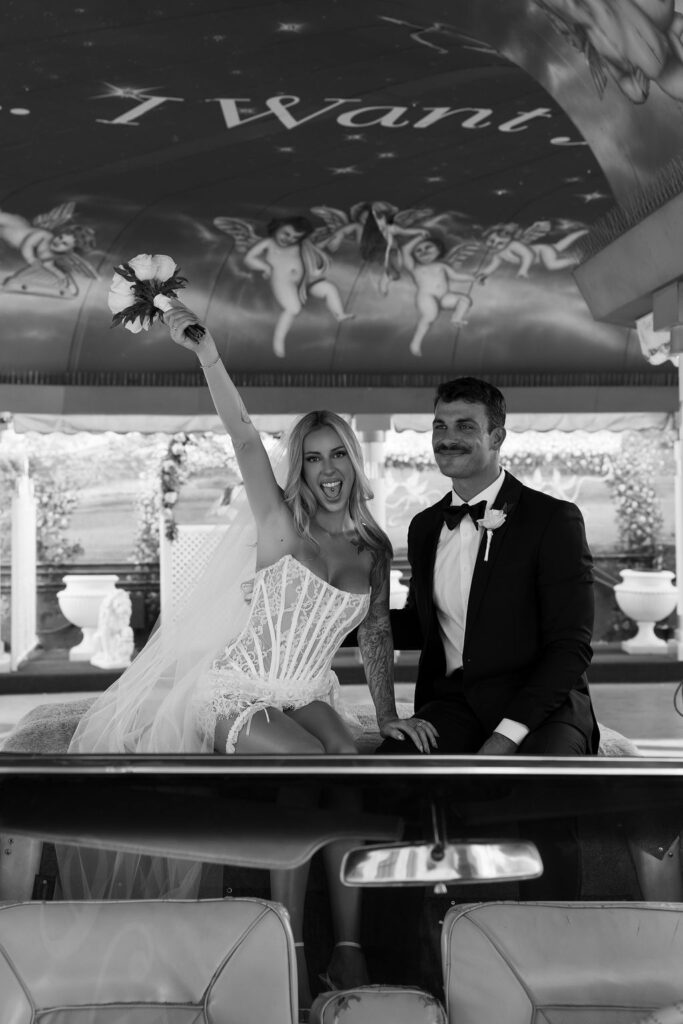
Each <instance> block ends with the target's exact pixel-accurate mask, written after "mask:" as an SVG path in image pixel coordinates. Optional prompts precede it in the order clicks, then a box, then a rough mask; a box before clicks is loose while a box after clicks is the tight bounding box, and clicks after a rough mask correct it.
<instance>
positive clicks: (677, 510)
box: [674, 356, 683, 661]
mask: <svg viewBox="0 0 683 1024" xmlns="http://www.w3.org/2000/svg"><path fill="white" fill-rule="evenodd" d="M674 452H675V458H676V478H675V481H674V517H675V531H676V532H675V540H676V588H677V590H678V628H677V630H676V659H677V660H678V661H683V356H679V357H678V440H677V441H676V443H675V445H674Z"/></svg>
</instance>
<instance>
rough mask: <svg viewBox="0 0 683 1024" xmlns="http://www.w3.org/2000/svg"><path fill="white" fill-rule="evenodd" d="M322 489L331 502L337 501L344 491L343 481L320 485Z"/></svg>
mask: <svg viewBox="0 0 683 1024" xmlns="http://www.w3.org/2000/svg"><path fill="white" fill-rule="evenodd" d="M320 489H321V491H322V492H323V494H324V495H325V497H326V498H328V499H329V500H330V501H336V500H337V498H339V497H340V495H341V491H342V482H341V480H327V481H325V483H321V484H320Z"/></svg>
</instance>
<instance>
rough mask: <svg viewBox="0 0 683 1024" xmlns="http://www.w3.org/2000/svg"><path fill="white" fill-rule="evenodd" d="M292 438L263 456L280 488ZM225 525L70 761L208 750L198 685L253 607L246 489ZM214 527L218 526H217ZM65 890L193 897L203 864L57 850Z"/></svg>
mask: <svg viewBox="0 0 683 1024" xmlns="http://www.w3.org/2000/svg"><path fill="white" fill-rule="evenodd" d="M287 455H288V435H287V436H285V437H284V438H282V439H281V440H280V441H279V442H278V443H277V445H276V447H275V448H274V450H273V451H272V452H270V453H269V457H270V460H271V465H272V466H273V471H274V473H275V477H276V480H277V481H278V483H279V484H280V486H282V484H283V483H284V479H285V477H286V471H287ZM232 507H233V513H234V514H233V518H232V521H231V523H230V525H229V526H228V527H227V528H225V527H223V528H222V530H221V533H222V536H221V537H220V540H218V541H217V542H216V543H215V544H214V545H211V544H209V545H207V550H209V551H210V554H209V555H208V556H207V558H205V559H204V560H203V561H201V562H200V563H198V564H197V565H196V566H195V567H194V573H193V579H192V581H191V583H190V584H189V585H188V587H187V589H186V592H185V593H186V596H185V597H184V599H183V600H182V602H181V603H180V605H179V607H178V608H177V609H176V610H174V613H173V614H172V615H171V616H169V617H168V618H166V617H161V618H160V620H159V621H158V622H157V624H156V626H155V628H154V631H153V633H152V635H151V636H150V639H149V640H148V642H147V643H146V644H145V646H144V648H143V649H142V650H141V651H140V653H139V654H138V655H137V657H136V658H135V660H134V661H133V663H132V664H131V665H130V667H129V668H127V669H126V670H125V671H124V673H123V675H122V676H121V677H120V678H119V679H118V680H117V682H115V683H114V684H113V686H111V687H109V689H108V690H106V691H105V692H104V693H102V694H101V696H99V697H98V698H97V699H96V701H95V703H94V704H93V705H92V707H91V708H90V709H89V711H88V712H87V713H86V714H85V715H84V717H83V718H82V719H81V721H80V723H79V725H78V727H77V729H76V732H75V733H74V736H73V739H72V741H71V744H70V746H69V753H71V754H188V753H193V754H198V753H212V752H213V736H212V735H208V734H207V733H206V732H205V731H203V730H202V728H201V726H200V725H199V724H198V721H197V719H196V717H195V715H194V709H193V704H192V695H193V692H194V689H195V685H196V683H197V681H198V680H199V678H200V677H201V676H202V674H203V673H204V672H205V671H206V670H207V669H208V668H209V666H210V665H211V662H212V661H213V659H214V658H215V656H216V654H217V653H218V652H219V651H220V650H221V649H222V648H223V647H224V646H225V645H226V644H227V643H229V641H230V640H232V639H233V638H234V637H236V636H237V635H238V633H239V632H240V631H241V629H242V627H243V626H244V624H245V623H246V620H247V617H248V614H249V605H248V602H247V601H246V600H245V594H244V591H243V589H242V584H244V583H248V581H249V580H250V578H251V577H253V574H254V570H255V566H256V526H255V523H254V519H253V516H252V514H251V510H250V508H249V504H248V502H247V499H246V494H245V492H244V491H242V492H241V493H240V495H239V496H238V497H237V498H236V500H235V502H234V505H233V506H232ZM216 529H217V530H220V529H221V528H220V527H216ZM57 859H58V863H59V875H60V880H61V885H62V892H63V895H64V897H65V898H71V899H78V898H80V899H130V898H142V897H147V898H160V897H164V898H167V897H174V898H187V897H195V896H196V895H197V893H198V891H199V884H200V878H201V872H202V865H201V864H197V863H194V862H192V861H182V860H171V859H168V858H164V857H158V856H146V855H142V854H138V853H128V852H126V853H123V852H122V853H119V852H114V851H110V850H101V849H88V848H84V847H81V846H62V845H60V846H58V847H57Z"/></svg>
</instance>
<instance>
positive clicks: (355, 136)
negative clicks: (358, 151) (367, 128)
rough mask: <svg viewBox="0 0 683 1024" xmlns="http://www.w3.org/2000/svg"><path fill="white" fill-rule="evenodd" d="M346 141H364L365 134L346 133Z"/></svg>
mask: <svg viewBox="0 0 683 1024" xmlns="http://www.w3.org/2000/svg"><path fill="white" fill-rule="evenodd" d="M346 141H347V142H365V136H364V135H361V133H360V132H356V133H355V134H353V135H347V136H346Z"/></svg>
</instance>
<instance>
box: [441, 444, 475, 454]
mask: <svg viewBox="0 0 683 1024" xmlns="http://www.w3.org/2000/svg"><path fill="white" fill-rule="evenodd" d="M434 451H435V452H436V453H437V454H438V453H439V452H468V451H469V448H466V447H465V446H464V445H461V444H445V443H443V442H442V443H441V444H437V445H436V447H435V448H434Z"/></svg>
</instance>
